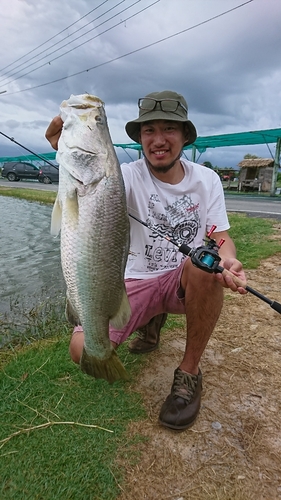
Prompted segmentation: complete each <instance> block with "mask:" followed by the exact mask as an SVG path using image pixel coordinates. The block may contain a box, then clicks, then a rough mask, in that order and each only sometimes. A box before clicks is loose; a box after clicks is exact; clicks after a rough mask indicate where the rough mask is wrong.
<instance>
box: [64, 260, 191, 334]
mask: <svg viewBox="0 0 281 500" xmlns="http://www.w3.org/2000/svg"><path fill="white" fill-rule="evenodd" d="M185 262H186V260H184V261H183V262H182V264H181V265H180V266H179V267H178V268H177V269H175V270H172V271H168V272H167V273H165V274H162V275H161V276H158V277H156V278H151V279H134V278H133V279H132V278H129V279H126V280H125V286H126V291H127V295H128V299H129V302H130V306H131V311H132V312H131V317H130V319H129V321H128V323H127V324H126V326H125V327H124V328H122V330H115V329H114V328H112V327H111V326H109V338H110V340H112V341H113V342H115V343H116V344H122V342H124V341H125V340H126V339H127V338H128V337H129V336H130V335H131V333H133V332H135V331H136V330H137V329H138V328H141V327H142V326H144V325H146V324H147V323H148V322H149V321H150V320H151V318H153V317H154V316H157V314H162V313H172V314H185V305H184V291H183V289H182V288H181V285H180V280H181V275H182V271H183V266H184V264H185ZM79 331H83V328H82V327H81V326H80V325H78V326H76V327H75V328H74V331H73V333H74V332H79Z"/></svg>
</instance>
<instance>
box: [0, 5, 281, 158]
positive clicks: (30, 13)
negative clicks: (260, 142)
mask: <svg viewBox="0 0 281 500" xmlns="http://www.w3.org/2000/svg"><path fill="white" fill-rule="evenodd" d="M280 19H281V1H280V0H248V1H243V0H95V1H92V0H60V1H58V0H36V2H35V1H34V0H9V1H7V2H2V5H1V40H2V42H1V45H0V55H1V56H0V61H1V62H0V66H1V69H0V111H1V113H0V131H1V132H2V133H4V134H6V135H8V136H9V137H14V139H15V140H16V141H18V142H19V143H21V144H23V145H24V146H26V147H27V148H30V149H32V150H33V151H35V152H37V153H44V152H48V151H51V148H50V146H49V144H48V143H47V141H46V139H45V137H44V134H45V130H46V128H47V125H48V123H49V122H50V120H51V118H52V117H53V116H55V115H57V114H58V112H59V105H60V103H61V101H62V100H64V99H67V98H68V97H69V96H70V94H83V93H85V92H88V93H90V94H94V95H97V96H98V97H100V98H101V99H102V100H103V101H104V102H105V104H106V112H107V116H108V122H109V128H110V132H111V136H112V140H113V142H115V143H128V142H131V140H130V139H129V138H128V137H127V135H126V133H125V130H124V125H125V123H126V122H127V121H129V120H132V119H134V118H136V117H137V114H138V110H137V100H138V98H139V97H143V96H144V95H146V94H147V93H149V92H153V91H157V90H165V89H172V90H175V91H177V92H179V93H181V94H183V95H184V96H185V98H186V100H187V102H188V105H189V118H190V120H192V121H193V123H194V124H195V125H196V127H197V131H198V135H199V136H206V135H216V134H227V133H235V132H243V131H249V130H262V129H268V128H279V127H281V113H280V103H281V65H280V52H281V30H280ZM1 92H3V93H1ZM270 150H271V152H272V154H273V155H274V153H275V145H270ZM246 153H251V154H257V155H260V156H264V157H270V153H269V151H268V148H267V146H244V147H235V148H227V149H226V148H217V149H209V150H208V151H207V152H206V153H204V154H203V155H202V156H201V157H200V160H199V161H200V163H202V162H203V161H206V160H208V161H211V162H212V163H213V165H218V166H220V167H223V166H226V167H228V166H236V165H237V163H238V162H239V161H241V160H242V159H243V156H244V155H245V154H246ZM23 154H25V151H24V150H23V149H22V148H20V147H19V146H17V145H15V144H13V143H12V142H11V141H9V140H8V139H6V138H5V137H3V136H2V135H0V156H6V155H7V156H12V155H23ZM130 155H131V156H132V157H134V158H136V155H135V152H131V151H130ZM124 156H125V157H124ZM124 156H122V157H121V160H126V159H127V160H129V157H128V156H126V155H124Z"/></svg>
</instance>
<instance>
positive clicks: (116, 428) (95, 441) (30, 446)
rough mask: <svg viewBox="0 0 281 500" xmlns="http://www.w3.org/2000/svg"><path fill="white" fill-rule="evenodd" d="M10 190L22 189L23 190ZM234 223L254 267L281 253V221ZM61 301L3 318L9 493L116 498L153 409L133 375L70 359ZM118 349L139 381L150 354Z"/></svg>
mask: <svg viewBox="0 0 281 500" xmlns="http://www.w3.org/2000/svg"><path fill="white" fill-rule="evenodd" d="M4 191H5V194H6V193H7V191H6V188H5V189H4ZM8 191H9V192H10V191H14V192H16V195H18V194H20V191H22V190H20V188H17V189H14V190H8ZM29 192H31V193H29ZM0 194H3V193H2V188H1V189H0ZM24 194H25V195H26V196H29V194H30V195H31V196H34V197H35V198H32V199H34V200H36V201H43V199H42V197H43V196H45V194H46V195H47V197H48V201H45V202H46V203H49V202H50V203H51V202H52V201H51V200H50V197H52V196H53V197H55V193H52V192H41V191H36V190H24ZM11 195H12V194H9V196H11ZM26 196H25V198H26ZM26 199H27V198H26ZM28 199H30V198H28ZM230 222H231V226H232V227H231V230H230V234H231V236H232V237H233V238H234V240H235V242H236V246H237V251H238V258H239V259H240V260H242V262H243V263H244V266H245V267H246V268H255V267H257V266H258V264H259V262H260V261H261V260H262V259H264V258H266V257H269V256H270V255H273V254H275V253H277V252H281V247H280V241H279V240H277V239H275V229H276V221H273V220H269V219H266V220H265V219H253V218H247V217H246V216H243V215H240V214H239V215H233V214H231V215H230ZM63 309H64V305H63V300H62V299H61V302H60V301H59V300H58V301H56V306H55V305H54V304H52V303H51V302H49V303H44V304H39V305H38V308H37V309H34V308H33V309H32V310H31V311H29V312H27V313H26V325H25V326H24V327H22V325H16V324H15V323H11V324H10V325H9V322H8V320H7V319H5V322H4V321H2V324H1V323H0V326H1V330H2V331H3V329H4V328H7V329H9V327H11V331H10V334H9V342H8V344H7V345H6V347H5V348H2V349H0V367H1V372H0V415H1V417H0V477H1V482H0V498H1V499H3V500H12V499H14V498H16V499H17V500H35V499H39V500H41V499H42V500H53V499H56V500H60V499H61V500H71V499H73V500H80V499H81V500H114V499H116V498H117V496H118V494H119V493H120V490H122V485H123V484H124V480H125V479H124V477H125V473H124V471H123V470H122V469H121V468H120V467H119V466H118V463H119V461H118V460H119V458H124V457H125V459H126V461H127V463H134V462H136V461H137V460H138V459H139V457H138V442H139V441H140V440H142V439H143V438H142V437H141V436H136V437H134V438H131V437H130V433H129V432H128V428H129V424H130V423H132V422H136V421H139V420H141V419H143V418H145V417H146V414H145V411H144V407H143V403H142V400H141V397H140V395H139V394H138V393H137V392H135V391H133V390H132V387H131V383H130V382H117V383H115V384H113V385H109V384H107V382H105V381H103V380H94V379H92V378H90V377H88V376H87V375H85V374H83V373H82V372H81V371H80V370H79V367H77V366H76V365H75V364H74V363H72V362H71V361H70V358H69V354H68V344H69V336H70V331H71V328H70V327H69V326H68V325H67V324H66V322H65V320H64V315H63ZM176 328H184V321H183V317H182V316H177V315H169V317H168V320H167V323H166V325H165V327H164V329H167V330H173V329H176ZM118 354H119V356H120V358H121V360H122V362H123V363H124V364H125V366H126V369H127V371H128V373H129V375H130V377H131V381H132V382H134V381H135V380H136V379H137V377H138V376H140V370H141V367H142V366H143V363H145V359H146V356H133V355H131V354H128V351H127V347H126V345H123V346H121V347H120V348H119V350H118Z"/></svg>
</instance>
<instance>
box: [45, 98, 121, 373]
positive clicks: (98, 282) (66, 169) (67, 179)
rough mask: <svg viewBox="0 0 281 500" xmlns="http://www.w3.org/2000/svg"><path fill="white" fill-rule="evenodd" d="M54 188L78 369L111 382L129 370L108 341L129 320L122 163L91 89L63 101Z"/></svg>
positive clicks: (54, 218) (55, 224)
mask: <svg viewBox="0 0 281 500" xmlns="http://www.w3.org/2000/svg"><path fill="white" fill-rule="evenodd" d="M61 116H62V119H63V121H64V126H63V130H62V134H61V137H60V140H59V145H58V153H57V161H58V163H59V171H60V172H59V176H60V177H59V189H58V195H57V199H56V202H55V204H54V208H53V213H52V224H51V233H52V234H54V235H56V234H58V232H59V231H61V264H62V270H63V275H64V279H65V282H66V288H67V305H66V316H67V318H68V320H69V321H70V322H71V323H73V324H81V325H82V327H83V331H84V337H85V341H84V349H83V354H82V357H81V360H80V366H81V369H82V370H83V371H84V372H86V373H88V374H89V375H92V376H93V377H95V378H104V379H106V380H108V381H109V382H114V381H115V380H118V379H120V378H122V379H127V378H128V376H127V373H126V370H125V368H124V367H123V365H122V363H121V361H120V359H119V358H118V356H117V354H116V352H115V350H114V348H113V346H112V345H111V343H110V340H109V322H110V323H111V324H112V325H113V326H114V327H115V328H117V329H120V328H122V327H123V326H124V325H125V324H126V323H127V322H128V320H129V317H130V313H131V311H130V306H129V302H128V298H127V295H126V291H125V286H124V272H125V265H126V261H127V256H128V251H129V219H128V213H127V206H126V197H125V188H124V183H123V178H122V174H121V169H120V165H119V162H118V159H117V156H116V153H115V150H114V147H113V144H112V141H111V138H110V134H109V130H108V126H107V120H106V115H105V111H104V105H103V103H102V101H101V100H100V99H99V98H96V97H94V96H89V95H80V96H71V97H70V99H69V100H67V101H64V102H63V103H62V104H61Z"/></svg>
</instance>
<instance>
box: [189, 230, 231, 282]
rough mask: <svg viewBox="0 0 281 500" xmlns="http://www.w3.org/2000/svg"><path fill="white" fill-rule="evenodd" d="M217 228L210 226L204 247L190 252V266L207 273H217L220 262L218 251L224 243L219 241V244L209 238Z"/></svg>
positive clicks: (222, 240)
mask: <svg viewBox="0 0 281 500" xmlns="http://www.w3.org/2000/svg"><path fill="white" fill-rule="evenodd" d="M216 227H217V226H212V227H211V229H210V231H209V232H208V233H207V239H205V240H204V242H205V245H204V246H201V247H198V248H195V249H193V250H191V252H190V253H189V256H190V259H191V262H192V264H193V265H194V266H195V267H198V268H199V269H202V270H203V271H206V272H207V273H215V272H218V266H219V263H220V261H221V258H220V256H219V253H218V252H219V249H220V247H221V246H222V245H223V243H224V242H225V240H224V239H221V240H220V242H219V243H217V242H216V241H215V240H213V239H212V238H211V235H212V233H213V232H214V230H215V229H216Z"/></svg>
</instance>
